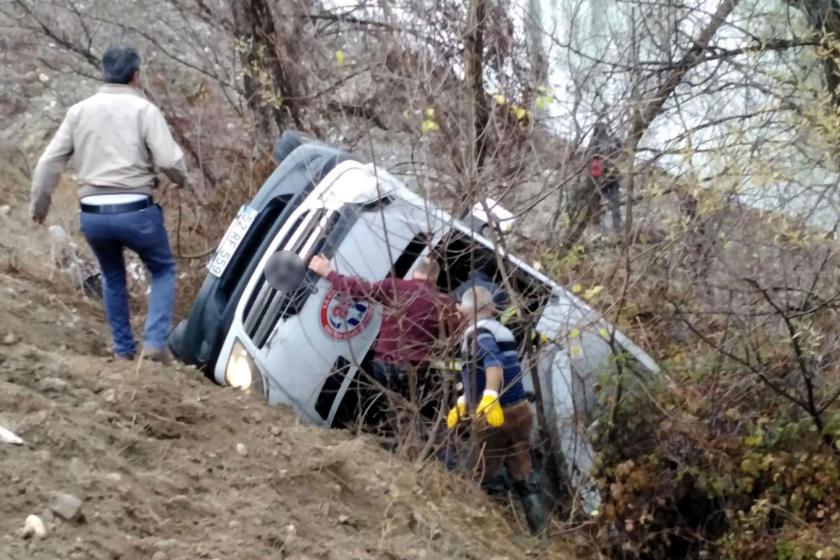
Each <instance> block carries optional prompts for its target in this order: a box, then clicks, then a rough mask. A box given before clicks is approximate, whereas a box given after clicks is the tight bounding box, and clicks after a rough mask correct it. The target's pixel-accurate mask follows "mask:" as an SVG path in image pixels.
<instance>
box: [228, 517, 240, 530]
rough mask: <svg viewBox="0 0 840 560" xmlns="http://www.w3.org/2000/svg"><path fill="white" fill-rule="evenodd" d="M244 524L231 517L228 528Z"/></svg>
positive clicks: (236, 527) (235, 527)
mask: <svg viewBox="0 0 840 560" xmlns="http://www.w3.org/2000/svg"><path fill="white" fill-rule="evenodd" d="M241 525H242V524H241V523H240V522H239V521H237V520H236V519H231V520H230V523H228V529H238V528H239V527H240V526H241Z"/></svg>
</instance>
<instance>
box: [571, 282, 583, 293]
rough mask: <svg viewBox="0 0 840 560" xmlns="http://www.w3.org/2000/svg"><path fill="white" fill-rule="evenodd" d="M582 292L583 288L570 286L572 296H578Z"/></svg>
mask: <svg viewBox="0 0 840 560" xmlns="http://www.w3.org/2000/svg"><path fill="white" fill-rule="evenodd" d="M582 291H583V286H581V285H580V284H575V285H574V286H572V293H573V294H579V293H580V292H582Z"/></svg>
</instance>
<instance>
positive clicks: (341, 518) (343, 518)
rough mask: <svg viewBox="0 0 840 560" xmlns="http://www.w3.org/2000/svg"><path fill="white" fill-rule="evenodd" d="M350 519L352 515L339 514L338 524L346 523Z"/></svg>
mask: <svg viewBox="0 0 840 560" xmlns="http://www.w3.org/2000/svg"><path fill="white" fill-rule="evenodd" d="M349 521H350V516H349V515H344V514H342V515H339V516H338V524H339V525H346V524H347V523H348V522H349Z"/></svg>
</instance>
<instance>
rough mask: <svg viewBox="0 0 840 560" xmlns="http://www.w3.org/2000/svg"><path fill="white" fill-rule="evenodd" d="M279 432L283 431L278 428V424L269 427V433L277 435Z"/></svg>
mask: <svg viewBox="0 0 840 560" xmlns="http://www.w3.org/2000/svg"><path fill="white" fill-rule="evenodd" d="M281 433H283V430H281V429H280V426H272V427H271V435H273V436H279V435H280V434H281Z"/></svg>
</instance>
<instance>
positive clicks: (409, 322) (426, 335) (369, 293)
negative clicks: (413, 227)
mask: <svg viewBox="0 0 840 560" xmlns="http://www.w3.org/2000/svg"><path fill="white" fill-rule="evenodd" d="M327 280H329V281H330V283H331V284H332V285H333V287H334V288H335V289H337V290H340V291H342V292H346V293H348V294H350V295H351V296H353V297H357V298H364V299H368V300H373V301H375V302H378V303H381V304H382V306H383V310H382V327H381V328H380V329H379V338H378V339H377V340H376V346H375V347H374V349H373V353H374V358H375V359H376V360H378V361H380V362H383V363H387V364H395V365H399V366H405V365H409V364H411V365H426V364H428V363H429V361H430V360H431V359H432V357H433V356H434V354H435V346H436V345H437V343H438V340H440V339H441V338H442V336H443V335H445V334H446V333H445V330H446V328H447V325H448V323H449V322H450V321H451V320H452V318H453V317H454V316H455V314H456V309H455V306H454V305H453V304H452V302H451V300H449V298H447V297H446V296H445V295H444V294H442V293H441V292H439V291H438V290H437V289H436V288H435V287H434V285H433V284H431V283H430V282H427V281H425V280H403V279H399V278H387V279H385V280H381V281H379V282H368V281H366V280H362V279H360V278H353V277H349V276H342V275H340V274H338V273H337V272H330V273H329V275H327Z"/></svg>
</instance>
